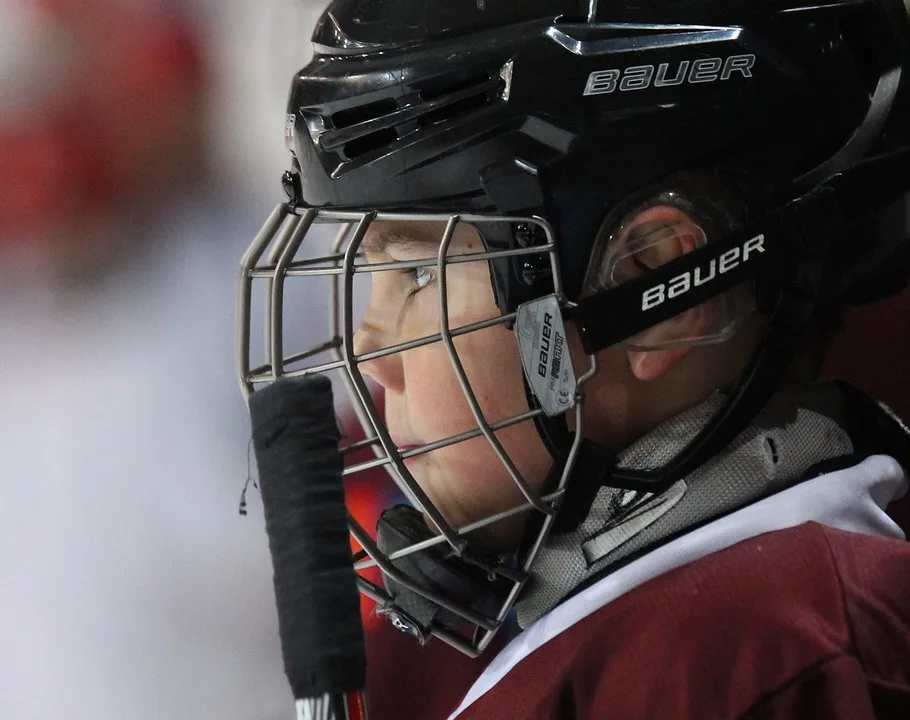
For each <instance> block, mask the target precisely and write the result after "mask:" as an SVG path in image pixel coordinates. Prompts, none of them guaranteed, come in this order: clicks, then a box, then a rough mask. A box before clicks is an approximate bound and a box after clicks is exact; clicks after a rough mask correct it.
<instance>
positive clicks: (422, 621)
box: [376, 505, 514, 644]
mask: <svg viewBox="0 0 910 720" xmlns="http://www.w3.org/2000/svg"><path fill="white" fill-rule="evenodd" d="M376 535H377V544H378V546H379V549H380V550H381V551H382V553H383V554H384V555H386V556H389V555H391V554H392V553H395V552H396V551H398V550H403V549H404V548H407V547H410V546H411V545H414V544H415V543H418V542H421V541H423V540H428V539H430V538H433V537H435V534H434V533H433V532H432V531H431V530H430V528H429V527H427V524H426V522H424V519H423V516H422V515H421V514H420V512H418V511H417V510H416V509H414V508H413V507H411V506H409V505H396V506H395V507H393V508H390V509H389V510H386V511H385V512H384V513H383V514H382V515H381V516H380V518H379V522H378V524H377V527H376ZM392 564H393V565H394V566H395V568H396V569H397V570H398V571H399V572H400V573H402V575H404V576H406V577H407V578H408V580H409V581H411V582H413V583H414V584H415V585H418V586H420V587H422V588H426V589H427V590H429V591H430V592H432V593H434V594H437V595H440V596H442V597H444V598H445V599H446V601H447V602H449V603H451V604H455V605H461V606H464V607H467V608H469V609H470V610H472V611H474V612H476V613H480V614H481V615H484V616H486V617H488V618H495V617H496V615H497V614H498V613H499V611H500V609H501V608H502V606H503V604H504V602H505V599H506V597H507V596H508V594H509V592H510V591H511V590H512V589H513V588H514V582H513V580H511V579H509V578H507V577H506V576H505V575H504V574H502V573H501V572H498V571H497V570H496V569H495V568H496V567H497V566H498V565H499V564H500V561H499V560H498V559H497V558H493V559H492V560H491V562H486V561H485V560H471V559H468V557H467V555H466V554H463V555H462V556H458V555H456V554H455V552H454V551H453V550H452V548H451V547H450V546H448V545H446V544H439V545H435V546H433V547H430V548H428V549H426V550H421V551H419V552H415V553H411V554H410V555H406V556H405V557H402V558H398V559H397V560H393V561H392ZM506 574H511V573H509V571H506ZM383 582H384V584H385V587H386V591H387V592H388V594H389V597H390V598H391V601H390V602H388V603H385V604H384V605H383V606H381V607H380V608H379V609H378V610H377V612H378V613H379V614H380V615H385V616H386V617H388V618H389V620H390V621H391V623H392V624H393V625H394V626H395V627H396V628H397V629H399V630H401V631H403V632H406V633H408V634H409V635H413V636H414V637H415V638H417V640H418V641H420V643H421V644H424V643H426V642H427V641H428V640H429V637H430V634H431V629H432V628H433V627H434V626H435V627H439V628H442V629H445V630H449V631H456V632H457V631H459V630H462V629H464V628H466V627H468V622H467V621H466V620H465V619H463V618H461V617H459V616H458V615H457V614H455V613H454V612H452V611H450V610H447V609H446V608H443V607H441V606H440V605H438V604H437V603H435V602H433V601H432V600H430V599H429V598H428V597H425V596H424V595H423V594H421V593H418V592H416V591H414V590H412V589H411V588H407V587H405V586H404V585H402V584H401V583H399V582H398V581H396V580H395V579H393V578H392V577H390V576H389V575H387V574H386V573H383Z"/></svg>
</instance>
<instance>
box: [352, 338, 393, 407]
mask: <svg viewBox="0 0 910 720" xmlns="http://www.w3.org/2000/svg"><path fill="white" fill-rule="evenodd" d="M390 344H391V343H383V333H382V332H381V331H379V330H377V329H376V328H373V327H370V326H369V325H366V324H364V325H362V326H361V327H360V329H359V330H357V332H355V333H354V348H353V349H354V356H355V359H357V358H362V357H363V356H368V357H369V356H371V355H373V354H374V353H377V352H379V351H381V350H383V349H384V348H388V347H389V345H390ZM357 364H358V367H359V368H360V371H361V372H362V373H363V374H364V375H366V376H367V377H370V378H372V379H373V380H375V381H376V382H377V383H379V384H380V385H382V387H383V388H384V389H385V390H390V391H394V392H402V391H403V390H404V369H403V367H402V363H401V354H400V353H390V354H388V355H381V356H379V357H373V358H372V359H368V360H363V361H358V363H357Z"/></svg>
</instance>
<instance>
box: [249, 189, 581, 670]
mask: <svg viewBox="0 0 910 720" xmlns="http://www.w3.org/2000/svg"><path fill="white" fill-rule="evenodd" d="M374 223H395V224H396V225H399V226H400V224H407V223H433V224H438V227H440V228H444V230H442V232H441V234H440V236H439V237H438V251H437V252H436V256H435V257H429V256H427V257H424V258H422V259H414V260H402V261H395V262H381V263H377V262H373V263H370V262H368V261H367V257H366V255H365V253H364V252H362V248H361V245H362V243H363V241H364V238H365V236H366V235H367V231H368V230H369V229H370V227H371V226H372V225H373V224H374ZM461 224H467V225H471V226H473V227H475V228H477V227H478V226H487V227H493V226H498V227H500V228H502V226H503V224H506V225H511V226H513V227H514V226H517V225H521V226H524V227H525V228H527V227H532V228H534V229H535V230H536V231H537V232H539V233H540V235H541V237H542V238H543V240H544V241H543V242H542V243H541V244H536V245H533V246H529V247H514V248H511V249H505V250H495V251H491V250H490V248H489V246H486V245H484V247H483V251H482V252H471V253H466V254H454V255H453V254H450V248H451V245H452V240H453V237H454V236H455V233H456V230H457V229H458V227H459V226H460V225H461ZM326 225H328V226H332V225H337V226H338V230H337V233H336V234H335V236H334V240H332V241H331V243H330V244H328V245H326V244H325V243H324V242H323V245H322V247H320V242H322V241H324V240H325V239H326V233H325V232H324V229H325V228H324V229H323V231H320V226H326ZM480 234H481V238H483V233H482V232H481V233H480ZM326 247H327V252H326V250H325V248H326ZM320 253H321V254H320ZM531 255H536V256H537V258H538V259H539V258H541V257H543V258H545V261H546V260H548V261H549V265H550V268H551V271H552V285H553V288H552V289H553V294H552V295H553V298H555V300H556V302H557V303H558V306H559V308H560V310H565V309H567V308H569V307H570V306H571V303H569V302H568V301H567V300H566V298H565V296H564V295H563V291H562V280H561V276H560V266H559V258H558V255H557V246H556V243H555V241H554V233H553V230H552V228H551V226H550V225H549V223H548V222H547V221H546V220H544V219H542V218H539V217H514V216H513V217H509V216H489V215H450V214H415V213H384V212H375V211H367V212H353V211H352V212H343V211H329V210H319V209H315V208H306V207H300V206H295V205H290V204H287V203H282V204H280V205H279V206H278V207H276V208H275V210H274V211H273V212H272V214H271V216H270V217H269V219H268V220H267V221H266V223H265V225H264V226H263V228H262V229H261V230H260V232H259V234H258V235H257V236H256V238H255V239H254V241H253V243H252V245H251V246H250V247H249V249H248V250H247V252H246V253H245V255H244V256H243V259H242V264H241V268H240V284H239V292H238V308H237V323H238V326H237V351H238V357H237V362H238V371H239V380H240V386H241V389H242V391H243V393H244V396H245V397H246V398H247V399H248V398H249V396H250V395H251V394H252V393H253V392H254V391H255V390H256V388H257V387H261V386H262V385H263V384H267V383H270V382H273V381H275V380H277V379H278V378H281V377H302V376H306V375H310V374H315V373H320V374H328V375H329V376H330V377H332V378H333V381H334V380H335V379H336V378H337V379H338V380H340V384H341V385H342V386H343V387H344V390H345V391H346V395H347V398H348V400H349V402H350V405H351V408H352V410H353V413H354V414H355V415H356V417H357V419H358V421H359V423H360V425H361V426H362V429H363V433H364V438H365V439H363V440H360V441H357V442H350V443H348V444H346V445H344V446H343V447H342V448H341V453H342V455H343V457H344V458H345V461H346V462H345V466H346V467H345V470H344V475H345V476H346V479H347V477H350V476H353V475H356V474H358V473H365V472H367V471H370V470H375V469H377V468H384V469H385V471H386V472H387V473H388V474H389V476H390V477H391V479H392V481H393V482H394V484H395V486H396V487H397V488H398V490H399V491H400V492H401V493H403V494H404V495H405V496H406V497H407V498H408V499H409V500H410V502H411V504H412V505H413V506H414V507H415V508H416V509H417V510H419V511H420V512H421V513H422V514H423V517H424V518H425V519H426V520H427V522H428V525H429V526H431V527H435V530H436V534H435V535H433V536H432V537H430V538H428V539H425V540H422V541H420V542H415V543H413V544H411V545H410V546H408V547H405V548H402V549H399V550H396V551H395V552H392V553H390V554H388V555H387V554H384V553H383V552H381V551H380V549H379V547H378V544H377V541H376V538H375V533H372V532H368V531H367V530H366V529H365V528H364V527H362V526H361V525H360V524H359V523H358V522H357V520H355V519H354V518H353V517H350V515H349V522H350V530H351V535H352V537H353V539H354V541H355V544H356V546H358V547H359V548H361V549H362V550H361V551H359V552H357V553H355V556H354V561H355V570H356V571H357V574H358V586H359V589H360V591H361V593H363V594H364V595H366V596H367V597H369V598H371V599H372V600H374V601H375V602H377V603H378V604H379V605H380V607H381V608H382V607H389V606H392V604H393V600H392V598H391V596H390V595H389V593H388V592H386V590H385V589H384V588H383V587H382V586H381V585H379V584H377V583H376V582H374V581H372V580H370V579H368V578H367V577H365V572H366V571H369V570H371V569H372V568H376V567H378V568H379V569H381V571H382V572H383V574H384V575H385V576H387V577H388V578H391V579H393V580H394V581H395V582H396V583H397V584H399V585H401V586H402V587H404V588H407V589H408V590H411V591H413V592H415V593H417V594H418V595H420V596H421V597H423V598H425V599H426V600H429V601H431V602H432V603H435V604H436V605H437V606H439V607H441V608H443V609H444V610H446V611H448V612H449V613H452V614H454V615H455V616H456V617H457V618H459V619H460V620H461V621H464V623H465V626H466V627H468V628H469V629H467V630H466V631H465V632H461V631H455V630H452V629H451V628H447V627H442V626H439V625H437V624H434V625H433V627H431V628H429V632H430V634H432V635H433V636H436V637H438V638H440V639H441V640H443V641H444V642H446V643H448V644H450V645H452V646H453V647H455V648H457V649H459V650H461V651H462V652H464V653H466V654H468V655H471V656H474V655H477V654H479V653H480V652H482V651H483V650H484V648H485V647H486V646H487V645H489V643H490V641H491V640H492V638H493V636H494V635H495V633H496V631H497V630H498V629H499V627H501V625H502V624H503V622H504V621H505V620H506V617H507V615H508V613H509V611H510V609H511V608H512V606H513V604H514V603H515V601H516V599H517V598H518V595H519V593H520V591H521V589H522V586H523V585H524V583H525V580H526V578H527V576H528V572H529V570H530V568H531V566H532V564H533V562H534V560H535V557H536V556H537V553H538V551H539V549H540V548H541V546H542V544H543V542H544V540H545V539H546V537H547V535H548V534H549V531H550V529H551V527H552V524H553V521H554V517H555V514H556V510H557V508H558V505H559V502H560V499H561V497H562V495H563V493H564V489H565V486H566V483H567V481H568V479H569V477H570V475H571V473H572V469H573V467H574V465H575V461H576V458H577V456H578V452H579V448H580V446H581V438H582V437H583V432H584V426H583V408H584V385H585V383H586V382H587V381H588V380H589V379H590V378H591V377H592V376H593V375H594V373H595V371H596V364H595V361H594V358H593V357H589V361H590V367H589V368H588V369H587V370H586V372H585V373H584V374H583V375H582V376H581V377H580V378H579V379H578V383H577V390H576V393H575V397H574V399H573V403H572V406H574V421H575V428H574V433H575V434H574V440H573V442H572V445H571V449H570V452H569V455H568V458H567V459H566V461H565V463H564V465H563V466H562V468H560V469H558V482H556V484H555V486H550V487H548V492H547V493H546V494H544V495H540V494H539V493H537V492H535V491H534V490H533V489H532V488H531V487H529V485H528V482H527V481H526V479H525V478H524V477H523V476H522V474H521V472H520V471H519V470H518V468H517V467H516V463H515V462H514V459H513V458H512V457H510V456H509V453H508V452H507V451H506V449H505V448H504V447H503V443H502V442H501V441H500V439H499V438H498V437H497V435H496V433H497V431H500V430H503V429H505V428H508V427H511V426H514V425H518V424H520V423H527V422H534V420H535V418H537V417H539V416H541V415H542V414H543V413H544V410H543V409H541V407H539V405H534V406H530V407H529V408H528V409H527V410H526V411H525V412H522V413H519V414H514V415H510V416H508V417H503V418H496V419H495V420H491V419H489V418H488V417H487V416H486V415H485V413H484V411H483V409H482V407H481V403H480V402H479V401H478V398H477V396H476V394H475V391H474V389H473V388H472V385H471V382H470V380H469V378H468V375H467V373H466V371H465V367H464V364H463V362H462V359H461V357H460V354H459V351H458V349H457V348H456V339H457V338H459V337H461V336H465V335H468V334H470V333H476V332H481V331H483V330H485V329H488V328H493V327H495V326H500V325H501V326H505V327H509V328H511V327H512V326H513V324H514V323H515V321H516V317H517V316H518V315H519V313H520V312H521V308H519V310H518V311H517V312H511V313H501V312H500V313H499V314H498V315H496V316H495V317H489V318H486V319H484V320H482V321H477V322H471V323H469V324H466V325H463V326H460V327H452V323H451V321H450V318H449V315H450V313H449V284H448V281H447V272H446V271H447V269H448V268H451V267H453V266H455V265H457V264H459V263H469V262H478V261H483V262H487V263H489V262H490V261H494V260H498V259H503V258H512V257H518V256H531ZM416 268H431V269H432V268H435V272H436V277H437V283H438V303H439V307H438V314H439V328H438V332H436V333H433V334H430V335H427V336H425V337H419V338H415V339H409V340H408V341H406V342H400V343H396V344H394V345H390V346H388V347H382V348H378V349H373V350H370V351H369V352H363V353H361V354H357V353H356V352H355V347H354V334H355V331H356V330H357V326H358V324H359V323H358V322H357V321H356V319H355V315H356V310H357V305H358V296H357V294H356V293H355V288H354V286H355V280H356V279H358V278H360V279H368V280H369V279H370V278H372V274H373V273H387V272H396V271H407V270H414V269H416ZM292 278H307V280H308V281H309V282H308V283H307V286H308V288H307V290H306V291H305V292H306V295H304V296H302V297H301V296H298V298H297V299H298V300H301V299H302V300H303V301H304V302H305V307H304V308H301V307H298V308H296V309H295V310H294V312H296V313H298V314H300V313H301V311H305V312H307V313H310V312H311V311H312V309H313V306H314V305H315V304H317V302H316V294H315V290H310V289H309V287H310V286H313V287H314V288H315V286H316V285H317V284H318V283H316V281H317V280H319V281H320V282H322V283H324V284H326V285H328V288H327V290H326V292H327V293H328V305H327V307H326V309H327V310H328V317H329V324H328V338H327V339H326V340H325V341H324V342H321V343H316V344H314V345H312V346H310V347H304V348H302V349H289V348H288V347H287V346H288V345H290V344H291V343H290V342H289V339H290V337H291V336H292V335H293V334H294V333H293V332H289V330H288V327H289V324H288V320H289V318H291V317H292V316H291V311H290V310H288V309H287V308H286V304H288V305H290V303H291V302H293V299H294V298H293V291H292V289H291V288H290V283H289V282H288V281H289V280H290V279H292ZM254 288H258V289H257V293H258V295H257V294H256V293H254ZM296 289H298V290H299V289H300V288H296ZM316 289H318V288H316ZM258 299H261V300H262V301H263V310H264V320H263V325H262V328H261V330H262V334H263V337H264V344H263V347H262V353H261V356H257V355H256V353H258V352H259V350H258V349H257V348H254V346H253V343H252V338H253V336H254V334H255V329H256V328H255V327H254V326H255V324H256V322H257V315H258V313H257V312H254V300H258ZM257 309H258V308H257ZM436 343H442V344H443V346H444V348H445V351H446V354H447V356H448V359H449V361H450V362H451V366H452V369H453V372H454V374H455V377H456V378H457V381H458V384H459V385H460V387H461V390H462V392H463V394H464V398H465V400H466V402H467V405H468V406H469V408H470V411H471V414H472V415H473V418H474V421H475V425H476V427H474V428H473V429H471V430H468V431H466V432H462V433H459V434H457V435H454V436H451V437H446V438H441V439H438V440H436V441H434V442H430V443H428V444H425V445H422V446H418V447H407V448H402V447H397V446H396V444H395V442H394V441H393V439H392V437H391V434H390V432H389V429H388V427H387V424H386V422H385V420H384V419H383V416H382V413H381V412H380V410H379V409H378V405H377V402H376V400H375V399H374V396H373V393H371V389H370V386H369V385H368V382H367V380H366V378H365V375H364V373H363V372H362V370H361V365H362V364H363V363H366V362H370V361H376V360H379V359H380V358H386V357H389V356H392V355H395V354H399V353H405V352H408V351H412V350H415V349H417V348H423V347H426V346H429V345H433V344H436ZM301 345H303V343H301ZM337 387H338V385H337V384H336V389H337ZM336 396H337V393H336ZM529 405H530V404H529ZM481 437H483V438H485V439H486V440H487V442H488V443H489V445H490V446H491V448H492V450H493V452H494V453H495V455H496V457H497V458H498V460H499V462H501V463H502V465H503V467H504V468H505V469H506V471H507V472H508V475H509V476H510V477H511V480H512V481H513V482H514V484H515V486H516V487H517V489H518V491H519V492H520V495H521V497H522V498H523V502H521V503H519V504H518V505H516V506H514V507H511V508H509V509H506V510H504V511H502V512H498V513H496V514H493V515H490V516H488V517H485V518H483V519H480V520H477V521H475V522H472V523H470V524H467V525H465V526H462V527H455V526H453V525H452V524H451V523H450V522H449V521H448V520H447V519H446V518H445V517H444V516H443V514H442V513H441V512H440V511H439V509H438V508H436V507H435V506H434V504H433V502H432V501H431V500H430V498H429V497H428V496H427V494H426V493H425V491H424V490H423V489H422V488H421V486H420V485H419V484H418V483H417V481H416V480H415V478H414V476H413V475H412V473H411V472H410V471H409V469H408V468H407V467H406V466H405V460H407V459H409V458H412V457H417V456H420V455H424V454H428V453H431V452H434V451H436V450H440V449H442V448H448V447H451V446H454V445H458V444H460V443H464V442H466V441H469V440H472V439H475V438H481ZM364 452H367V453H368V455H369V456H370V457H369V459H367V460H360V461H357V460H356V458H357V456H358V455H361V456H362V455H363V453H364ZM352 458H353V459H354V460H352ZM551 477H552V473H551ZM452 480H453V481H456V482H457V480H458V479H457V478H453V479H452ZM523 513H531V514H537V517H538V518H539V519H540V522H538V523H536V524H534V525H533V527H534V528H535V531H534V533H533V537H530V538H525V548H526V550H525V551H524V552H523V553H522V555H521V556H520V557H519V558H518V559H517V563H515V564H513V565H512V566H509V565H507V564H502V563H494V564H489V565H483V564H481V567H482V569H483V570H485V571H486V572H487V573H488V574H489V575H491V577H492V575H495V576H497V577H498V578H504V579H505V580H506V581H508V583H509V584H510V585H509V591H508V593H507V596H506V597H505V599H504V600H503V602H502V605H501V607H500V609H499V610H498V612H496V613H495V614H492V615H486V614H482V613H479V612H477V611H476V610H474V609H472V608H470V607H468V606H467V605H466V604H464V603H460V602H457V601H453V600H452V598H449V597H446V596H445V594H444V593H442V592H439V591H437V590H434V589H432V588H430V587H428V586H427V585H426V583H421V582H420V581H418V580H415V579H414V578H411V577H409V576H408V575H407V574H406V573H404V572H402V571H401V570H400V569H399V568H398V567H396V565H395V564H394V561H396V560H398V559H401V558H404V557H406V556H409V555H412V554H414V553H418V552H421V551H425V550H427V549H429V548H432V547H437V546H440V547H441V546H444V545H447V546H448V548H449V552H450V553H452V554H454V555H455V556H457V557H459V558H471V561H472V562H478V560H477V559H476V558H477V557H478V556H477V555H475V554H473V553H472V551H471V544H470V541H469V538H468V537H467V536H468V535H469V534H470V533H472V532H473V531H477V530H480V529H482V528H485V527H488V526H490V525H492V524H494V523H497V522H499V521H502V520H504V519H506V518H510V517H513V516H518V515H520V514H523ZM526 534H527V533H526ZM373 572H375V570H373ZM392 617H393V621H394V619H395V617H396V616H395V615H394V614H393V615H392Z"/></svg>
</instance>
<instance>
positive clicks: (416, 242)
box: [360, 228, 438, 255]
mask: <svg viewBox="0 0 910 720" xmlns="http://www.w3.org/2000/svg"><path fill="white" fill-rule="evenodd" d="M390 245H408V246H410V247H438V243H435V244H434V243H431V242H428V241H426V240H423V239H421V238H419V237H416V236H414V235H407V234H404V233H400V232H397V231H395V230H393V229H392V228H380V229H377V230H376V231H375V232H371V233H368V234H367V236H366V237H365V238H364V240H363V243H362V244H361V246H360V250H361V251H362V252H366V253H369V254H371V255H379V254H380V253H383V252H385V251H386V249H387V248H388V247H389V246H390Z"/></svg>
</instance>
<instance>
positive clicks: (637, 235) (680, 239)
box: [611, 205, 717, 381]
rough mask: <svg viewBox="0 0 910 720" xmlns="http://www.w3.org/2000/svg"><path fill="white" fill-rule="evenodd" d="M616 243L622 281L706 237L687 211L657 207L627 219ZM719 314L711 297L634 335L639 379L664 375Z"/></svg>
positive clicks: (632, 356)
mask: <svg viewBox="0 0 910 720" xmlns="http://www.w3.org/2000/svg"><path fill="white" fill-rule="evenodd" d="M614 242H615V243H616V247H615V248H614V250H613V252H612V253H611V256H612V258H613V263H614V265H613V268H612V281H613V282H614V283H622V282H625V281H627V280H631V279H634V278H636V277H640V276H642V275H644V274H646V273H648V272H649V271H651V270H653V269H654V268H657V267H660V266H661V265H664V264H666V263H668V262H670V261H672V260H675V259H676V258H678V257H680V256H682V255H685V254H686V253H690V252H692V251H693V250H695V249H696V248H698V247H701V246H702V245H704V244H705V243H706V239H705V235H704V231H703V230H702V229H701V227H700V226H699V225H698V224H697V223H696V222H695V221H694V220H693V219H692V218H691V217H690V216H689V215H688V213H686V212H685V211H684V210H681V209H680V208H677V207H673V206H671V205H657V206H653V207H650V208H648V209H647V210H643V211H641V212H639V213H638V214H637V215H635V216H633V217H632V218H631V219H630V220H628V221H627V222H626V223H624V225H623V228H622V230H621V231H620V233H619V235H618V237H617V238H616V239H615V241H614ZM716 314H717V308H716V303H715V302H714V301H709V302H707V303H704V304H702V305H699V306H698V307H695V308H692V309H691V310H687V311H686V312H683V313H681V314H679V315H677V316H676V317H673V318H670V319H669V320H666V321H664V322H662V323H660V324H658V325H655V326H654V327H652V328H649V329H647V330H645V331H644V332H642V333H639V334H638V335H636V336H635V337H634V338H631V340H630V341H629V345H630V349H629V350H627V353H628V358H629V364H630V366H631V369H632V372H633V373H634V374H635V377H637V378H638V379H639V380H646V381H647V380H655V379H657V378H659V377H661V376H662V375H664V374H665V373H666V372H667V371H668V370H670V368H672V367H673V366H674V365H675V364H676V363H677V362H679V361H680V360H681V359H682V358H684V357H685V356H686V355H688V354H689V352H691V350H692V344H691V343H690V342H687V341H689V340H691V339H693V338H698V337H701V336H703V335H704V334H705V333H706V332H708V331H709V329H710V328H711V327H713V325H714V323H715V316H716Z"/></svg>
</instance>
